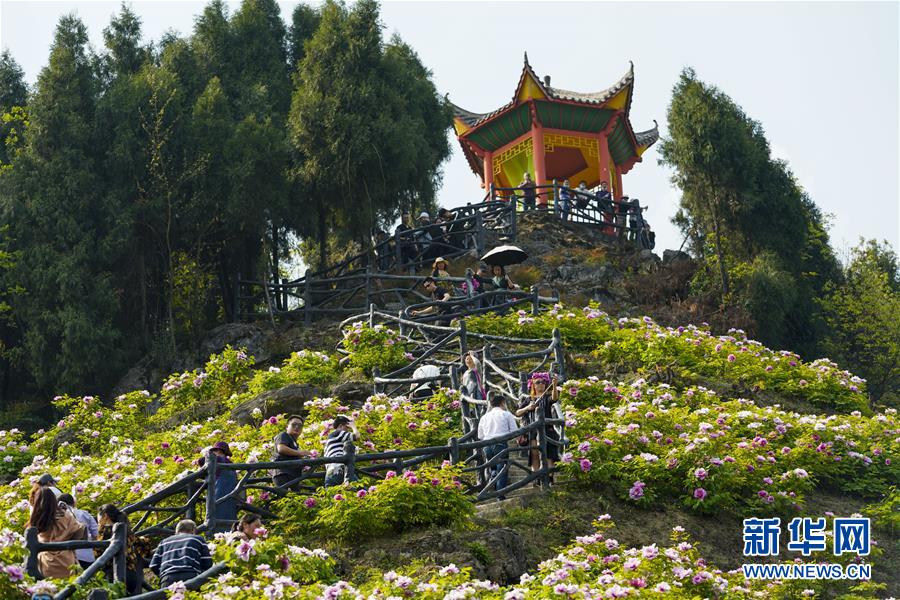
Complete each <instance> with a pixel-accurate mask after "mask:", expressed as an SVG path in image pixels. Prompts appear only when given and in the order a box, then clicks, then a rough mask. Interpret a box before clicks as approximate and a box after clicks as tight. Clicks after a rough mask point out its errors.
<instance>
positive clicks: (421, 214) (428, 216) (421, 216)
mask: <svg viewBox="0 0 900 600" xmlns="http://www.w3.org/2000/svg"><path fill="white" fill-rule="evenodd" d="M419 218H420V219H423V218H424V219H430V218H431V215H429V214H428V213H427V212H425V211H424V210H423V211H422V212H421V213H419Z"/></svg>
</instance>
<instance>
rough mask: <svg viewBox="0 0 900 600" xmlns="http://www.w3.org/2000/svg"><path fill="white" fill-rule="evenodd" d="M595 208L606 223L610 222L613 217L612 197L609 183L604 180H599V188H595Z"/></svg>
mask: <svg viewBox="0 0 900 600" xmlns="http://www.w3.org/2000/svg"><path fill="white" fill-rule="evenodd" d="M597 210H598V211H600V214H601V215H602V217H603V220H604V221H605V222H606V223H610V224H611V223H612V222H613V219H614V218H615V217H614V215H613V197H612V192H610V191H609V184H608V183H606V182H605V181H601V182H600V189H599V190H597Z"/></svg>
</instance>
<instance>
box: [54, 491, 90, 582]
mask: <svg viewBox="0 0 900 600" xmlns="http://www.w3.org/2000/svg"><path fill="white" fill-rule="evenodd" d="M59 501H60V503H61V504H65V505H66V506H67V507H68V508H69V510H71V511H72V514H73V515H75V518H76V519H78V522H79V523H81V524H82V525H84V526H85V528H86V529H87V539H88V540H96V539H97V534H98V533H99V530H98V529H97V519H95V518H94V516H93V515H92V514H91V513H89V512H88V511H86V510H81V509H80V508H76V507H75V498H74V497H73V496H72V494H60V495H59ZM75 558H76V559H77V560H78V564H79V565H81V568H82V569H87V568H88V567H89V566H91V563H92V562H94V551H93V550H91V549H90V548H80V549H78V550H76V551H75Z"/></svg>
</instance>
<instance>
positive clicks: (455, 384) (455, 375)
mask: <svg viewBox="0 0 900 600" xmlns="http://www.w3.org/2000/svg"><path fill="white" fill-rule="evenodd" d="M450 387H451V388H453V389H454V390H458V389H459V367H458V366H456V365H450Z"/></svg>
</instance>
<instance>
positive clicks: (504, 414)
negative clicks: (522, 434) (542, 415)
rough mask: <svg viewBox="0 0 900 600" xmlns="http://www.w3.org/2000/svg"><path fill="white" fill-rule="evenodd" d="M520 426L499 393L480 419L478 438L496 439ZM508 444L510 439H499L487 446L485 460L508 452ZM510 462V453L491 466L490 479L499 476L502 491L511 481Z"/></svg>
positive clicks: (497, 484)
mask: <svg viewBox="0 0 900 600" xmlns="http://www.w3.org/2000/svg"><path fill="white" fill-rule="evenodd" d="M518 428H519V426H518V425H517V424H516V419H515V417H513V416H512V413H510V412H509V411H508V410H506V399H505V398H504V397H503V396H501V395H500V394H497V395H496V396H494V397H492V398H491V410H489V411H487V412H486V413H485V414H484V416H482V417H481V419H479V421H478V439H479V440H485V441H489V440H494V439H497V438H500V437H503V436H504V435H507V434H510V433H512V432H514V431H515V430H516V429H518ZM508 446H509V440H499V441H497V442H496V443H495V444H491V445H490V446H485V448H484V458H485V460H486V461H487V462H490V461H491V459H492V458H494V457H495V456H497V455H499V454H502V453H504V452H507V448H508ZM508 462H509V455H507V456H504V457H502V458H500V459H498V461H497V463H496V464H494V465H492V466H491V468H490V479H493V478H494V477H496V478H497V481H496V483H495V485H496V488H495V489H496V490H497V491H498V492H500V491H502V490H503V488H505V487H506V485H507V482H508V481H509V471H508V469H507V464H508ZM499 498H500V499H501V500H503V499H504V497H503V496H499Z"/></svg>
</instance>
